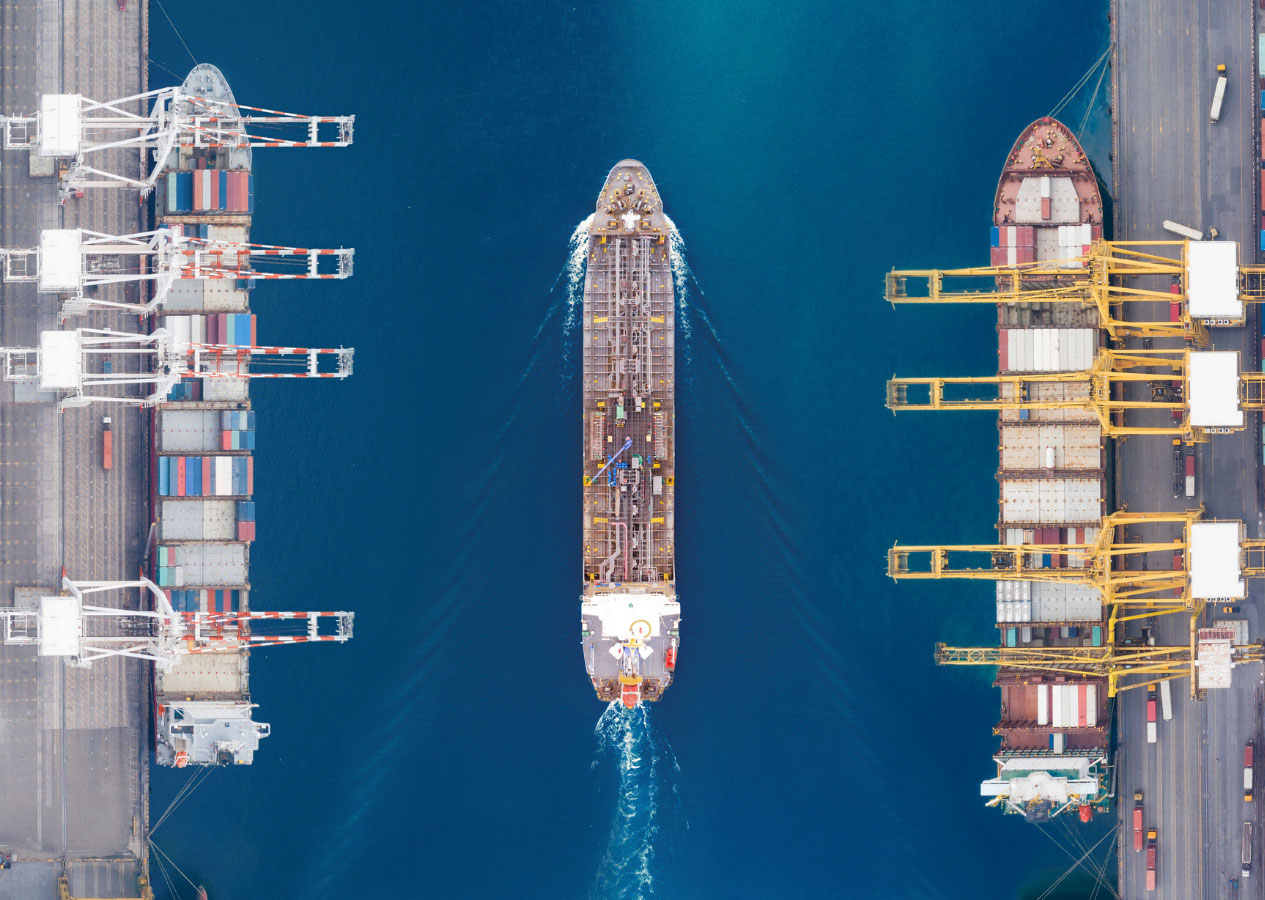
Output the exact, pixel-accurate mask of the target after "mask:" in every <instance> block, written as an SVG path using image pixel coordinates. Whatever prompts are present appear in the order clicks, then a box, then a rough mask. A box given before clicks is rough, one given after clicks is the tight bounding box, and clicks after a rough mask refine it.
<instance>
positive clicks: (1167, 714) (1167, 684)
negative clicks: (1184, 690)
mask: <svg viewBox="0 0 1265 900" xmlns="http://www.w3.org/2000/svg"><path fill="white" fill-rule="evenodd" d="M1160 711H1161V712H1162V713H1163V715H1164V721H1165V722H1171V721H1173V683H1172V682H1171V681H1161V682H1160Z"/></svg>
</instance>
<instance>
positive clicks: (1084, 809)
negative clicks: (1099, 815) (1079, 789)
mask: <svg viewBox="0 0 1265 900" xmlns="http://www.w3.org/2000/svg"><path fill="white" fill-rule="evenodd" d="M1080 815H1081V821H1082V822H1088V821H1089V820H1090V819H1092V818H1093V817H1094V808H1093V807H1092V806H1089V805H1088V804H1085V803H1082V804H1081V811H1080Z"/></svg>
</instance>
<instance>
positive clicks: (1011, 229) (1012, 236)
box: [1004, 225, 1019, 247]
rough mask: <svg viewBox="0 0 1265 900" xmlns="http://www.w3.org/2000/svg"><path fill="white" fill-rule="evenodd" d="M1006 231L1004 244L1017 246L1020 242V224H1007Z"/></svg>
mask: <svg viewBox="0 0 1265 900" xmlns="http://www.w3.org/2000/svg"><path fill="white" fill-rule="evenodd" d="M1005 231H1006V243H1005V244H1004V246H1006V247H1013V246H1015V245H1016V244H1018V243H1019V228H1018V226H1015V225H1007V226H1006V228H1005Z"/></svg>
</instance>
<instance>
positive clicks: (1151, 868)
mask: <svg viewBox="0 0 1265 900" xmlns="http://www.w3.org/2000/svg"><path fill="white" fill-rule="evenodd" d="M1248 827H1251V826H1248ZM1146 889H1147V890H1148V891H1153V890H1155V829H1154V828H1152V829H1151V830H1150V831H1148V832H1147V833H1146Z"/></svg>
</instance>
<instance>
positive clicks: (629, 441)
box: [584, 438, 632, 487]
mask: <svg viewBox="0 0 1265 900" xmlns="http://www.w3.org/2000/svg"><path fill="white" fill-rule="evenodd" d="M631 446H632V438H625V439H624V446H622V447H620V448H619V450H618V451H617V452H616V453H615V455H614V456H612V457H611V458H610V459H608V460H606V465H604V466H602V468H600V469H598V470H597V471H596V472H594V473H593V474H592V475H591V476H589V477H588V478H585V479H584V486H585V487H588V486H589V485H590V484H592V483H593V482H595V481H597V479H598V476H599V475H601V474H602V473H603V472H605V471H606V470H607V469H609V468H610V467H611V466H612V465H614V463H615V460H617V459H619V458H620V457H621V456H623V455H624V451H626V450H627V449H628V448H629V447H631Z"/></svg>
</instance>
